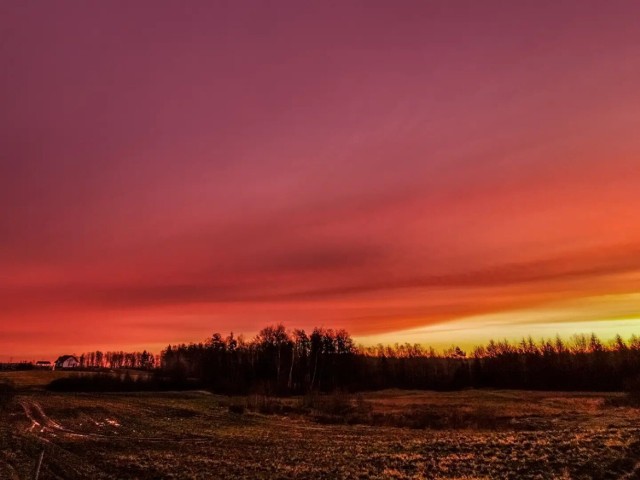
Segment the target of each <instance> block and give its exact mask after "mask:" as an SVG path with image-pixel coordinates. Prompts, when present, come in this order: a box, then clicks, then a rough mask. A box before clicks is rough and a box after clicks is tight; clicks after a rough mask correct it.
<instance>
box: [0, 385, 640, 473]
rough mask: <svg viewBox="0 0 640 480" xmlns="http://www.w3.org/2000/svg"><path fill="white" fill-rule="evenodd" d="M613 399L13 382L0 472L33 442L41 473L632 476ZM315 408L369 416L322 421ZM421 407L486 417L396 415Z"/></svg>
mask: <svg viewBox="0 0 640 480" xmlns="http://www.w3.org/2000/svg"><path fill="white" fill-rule="evenodd" d="M31 382H32V380H31ZM16 383H19V384H22V385H24V384H33V383H30V382H22V381H20V382H16ZM619 397H620V395H615V394H613V395H612V394H590V393H566V394H565V393H555V392H554V393H545V392H522V391H508V392H504V391H464V392H455V393H437V392H414V391H383V392H374V393H367V394H363V395H361V396H349V395H344V394H341V395H337V396H315V397H309V398H286V399H273V398H268V397H264V398H262V397H249V398H247V397H233V398H229V397H223V396H217V395H211V394H208V393H206V392H179V393H178V392H163V393H152V392H146V393H143V392H140V393H135V394H134V393H124V394H63V393H50V392H45V391H44V390H42V391H40V390H33V389H32V390H23V391H22V392H19V395H18V397H17V398H16V401H15V402H14V404H13V406H12V407H11V408H9V410H7V411H5V412H4V413H2V415H3V418H2V419H0V447H1V448H0V478H3V479H4V478H7V479H11V478H19V479H21V478H31V477H30V475H31V473H32V469H33V465H34V462H35V459H36V458H37V456H38V454H39V452H40V451H41V450H42V449H43V448H44V449H45V461H44V465H43V471H42V475H41V479H62V478H64V479H68V480H75V479H81V478H95V479H111V478H140V479H152V478H153V479H156V478H159V479H164V478H166V479H170V478H172V479H177V478H180V479H182V478H187V479H188V478H193V479H205V478H239V479H244V478H247V479H248V478H258V479H259V478H263V479H271V478H276V479H277V478H319V479H334V478H374V479H376V478H377V479H383V478H384V479H387V478H399V479H410V478H411V479H420V478H425V479H426V478H430V479H431V478H433V479H438V478H441V479H445V478H447V479H471V478H473V479H480V478H506V479H509V478H511V479H520V478H523V479H527V478H532V479H533V478H537V479H547V478H548V479H551V478H574V479H587V478H621V477H624V475H628V478H635V477H633V476H631V473H632V472H633V469H634V468H635V465H636V463H637V462H638V461H640V442H639V440H640V426H639V425H638V423H637V415H638V410H636V409H634V408H631V407H629V406H619V407H615V408H614V407H611V406H610V402H609V400H610V399H612V398H619ZM38 407H39V408H40V410H41V412H40V411H39V410H38ZM25 409H26V410H28V411H29V412H30V415H31V417H33V418H32V419H30V418H29V417H28V416H27V415H26V413H25ZM323 415H325V416H326V415H333V416H335V417H336V418H339V417H340V416H342V417H344V416H349V415H352V416H356V417H357V416H362V417H363V418H364V419H367V420H366V421H365V420H362V421H361V422H354V423H355V424H348V423H345V422H341V423H340V422H337V421H336V422H333V423H332V422H329V423H320V422H322V419H320V420H319V416H320V417H322V416H323ZM421 415H425V416H426V417H427V418H445V419H449V418H475V417H474V416H477V417H481V418H483V419H484V420H483V422H485V423H483V424H481V425H475V424H474V423H473V422H467V423H464V422H462V423H461V424H459V425H445V426H444V427H442V428H440V427H438V428H434V427H433V426H432V425H429V424H428V422H426V424H425V425H422V426H419V425H402V422H403V421H406V419H410V418H414V417H415V418H418V419H419V418H422V417H421ZM375 418H387V419H389V418H391V419H392V420H388V421H386V422H383V421H382V420H371V419H375ZM500 418H504V419H508V421H506V422H505V423H501V421H499V420H497V419H500ZM393 419H395V420H393ZM398 419H400V420H398ZM402 419H404V420H402ZM33 420H35V421H37V422H39V426H38V427H35V428H32V426H33ZM492 421H493V423H492ZM376 422H378V423H376ZM446 422H454V420H446ZM446 422H445V423H446ZM395 425H400V426H395ZM519 425H520V426H522V425H529V426H530V427H531V428H528V429H527V428H520V426H519ZM454 427H455V428H454ZM533 427H536V428H533Z"/></svg>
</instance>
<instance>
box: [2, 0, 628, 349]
mask: <svg viewBox="0 0 640 480" xmlns="http://www.w3.org/2000/svg"><path fill="white" fill-rule="evenodd" d="M0 62H1V64H2V65H3V68H2V74H1V75H0V95H1V100H2V101H1V105H2V108H1V109H0V136H1V145H2V149H1V150H0V359H5V358H16V359H18V358H33V357H35V356H47V355H48V356H55V355H56V354H58V353H70V352H78V353H79V352H81V351H83V350H89V349H94V348H103V349H109V348H118V349H120V348H124V349H128V348H142V347H147V348H153V349H156V350H159V348H161V346H162V345H165V344H167V343H169V342H178V341H200V340H202V339H204V338H205V337H206V336H208V335H209V334H211V333H212V332H213V331H221V332H228V331H230V330H233V331H234V332H236V333H240V332H244V333H246V334H248V335H250V334H253V333H254V332H255V331H256V330H257V329H258V328H260V327H261V326H264V325H266V324H269V323H274V322H280V321H282V322H284V323H285V324H286V325H287V326H289V327H304V328H310V327H312V326H314V325H324V326H326V327H344V328H347V329H348V330H350V331H351V332H352V333H353V334H354V335H355V336H356V338H357V339H359V340H362V341H365V342H370V341H378V340H381V339H382V340H384V341H391V342H392V341H405V340H409V341H414V340H415V341H426V342H428V341H429V340H430V339H437V341H439V342H447V341H450V342H457V341H462V340H464V339H465V338H466V337H465V332H467V333H469V335H470V334H471V333H470V332H473V339H476V340H477V339H479V340H484V338H483V336H486V337H487V338H488V336H490V335H491V336H495V335H499V336H512V335H520V334H521V333H522V332H523V331H525V330H526V331H527V332H531V333H532V334H536V333H537V332H543V331H544V332H547V333H549V334H551V331H552V330H553V331H558V332H560V333H563V334H570V333H573V332H574V331H578V330H584V331H591V330H594V329H597V331H599V332H605V333H606V332H607V329H609V330H611V328H613V327H612V326H615V327H616V328H618V329H623V330H624V331H625V332H627V331H630V330H629V328H635V327H636V326H637V327H638V333H640V296H638V295H635V294H636V293H637V292H639V287H640V135H639V134H638V132H640V88H638V85H640V4H639V3H638V2H635V1H624V2H616V1H612V2H590V1H577V0H576V1H536V2H506V1H503V2H493V1H483V2H478V1H468V2H464V1H463V2H450V1H439V2H436V1H419V2H410V1H400V2H375V1H363V2H350V1H341V2H299V1H291V2H286V1H278V2H244V1H238V2H235V1H233V2H210V1H206V2H188V3H185V2H178V1H176V2H158V1H153V2H134V3H133V4H132V3H131V2H124V1H123V2H117V1H113V2H83V1H61V2H46V1H41V2H38V1H34V2H3V3H2V4H1V5H0ZM621 321H624V322H626V323H620V322H621ZM607 322H611V323H607ZM549 324H551V325H552V327H549ZM447 325H451V326H454V325H455V326H457V327H456V328H453V327H452V328H451V329H447ZM460 325H462V326H461V327H460ZM523 325H524V327H523ZM545 325H546V326H545ZM607 325H609V327H607ZM542 326H545V327H544V328H542ZM485 327H486V328H485ZM623 327H624V328H623ZM627 327H629V328H627ZM435 328H437V329H439V331H440V332H445V333H444V334H442V333H441V334H439V335H440V336H433V337H430V333H429V332H433V331H434V330H433V329H435ZM523 328H524V330H523ZM625 329H626V330H625ZM447 332H448V333H447ZM483 332H484V333H483ZM485 334H486V335H485ZM436 337H437V338H436ZM469 338H471V337H469Z"/></svg>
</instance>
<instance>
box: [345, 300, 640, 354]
mask: <svg viewBox="0 0 640 480" xmlns="http://www.w3.org/2000/svg"><path fill="white" fill-rule="evenodd" d="M591 333H595V334H596V335H598V336H599V337H600V338H601V339H602V340H605V341H606V340H610V339H612V338H613V337H615V336H616V335H618V334H619V335H621V336H622V337H623V338H625V339H628V338H629V337H630V336H631V335H633V334H637V335H640V294H638V293H632V294H622V295H604V296H598V297H588V298H583V299H579V300H571V301H565V302H556V303H553V304H549V305H545V306H542V307H539V308H536V309H525V310H513V311H508V312H500V313H495V314H486V315H474V316H470V317H464V318H460V319H458V320H454V321H451V322H446V323H439V324H435V325H428V326H425V327H421V328H413V329H408V330H402V331H395V332H386V333H382V334H377V335H368V336H360V337H356V340H357V342H358V343H360V344H362V345H367V346H368V345H377V344H380V343H381V344H383V345H388V344H395V343H400V344H402V343H405V342H408V343H412V344H413V343H419V344H423V345H428V346H432V347H434V348H436V349H442V348H446V347H449V346H451V345H458V346H460V347H462V348H469V347H472V346H477V345H484V344H486V343H487V342H488V341H489V340H490V339H493V340H505V339H506V340H510V341H518V340H520V339H522V338H526V337H529V336H531V337H532V338H534V339H535V340H540V339H541V338H552V337H555V336H556V335H560V337H562V338H565V339H569V338H570V337H571V336H572V335H575V334H591Z"/></svg>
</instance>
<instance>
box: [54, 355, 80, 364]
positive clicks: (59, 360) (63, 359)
mask: <svg viewBox="0 0 640 480" xmlns="http://www.w3.org/2000/svg"><path fill="white" fill-rule="evenodd" d="M70 358H73V359H74V360H75V361H76V362H77V361H78V359H77V358H76V357H75V356H73V355H62V356H61V357H58V359H57V360H56V363H62V362H64V361H66V360H69V359H70Z"/></svg>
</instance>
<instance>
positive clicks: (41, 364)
mask: <svg viewBox="0 0 640 480" xmlns="http://www.w3.org/2000/svg"><path fill="white" fill-rule="evenodd" d="M36 368H53V364H52V363H51V362H50V361H49V360H38V361H37V362H36Z"/></svg>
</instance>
